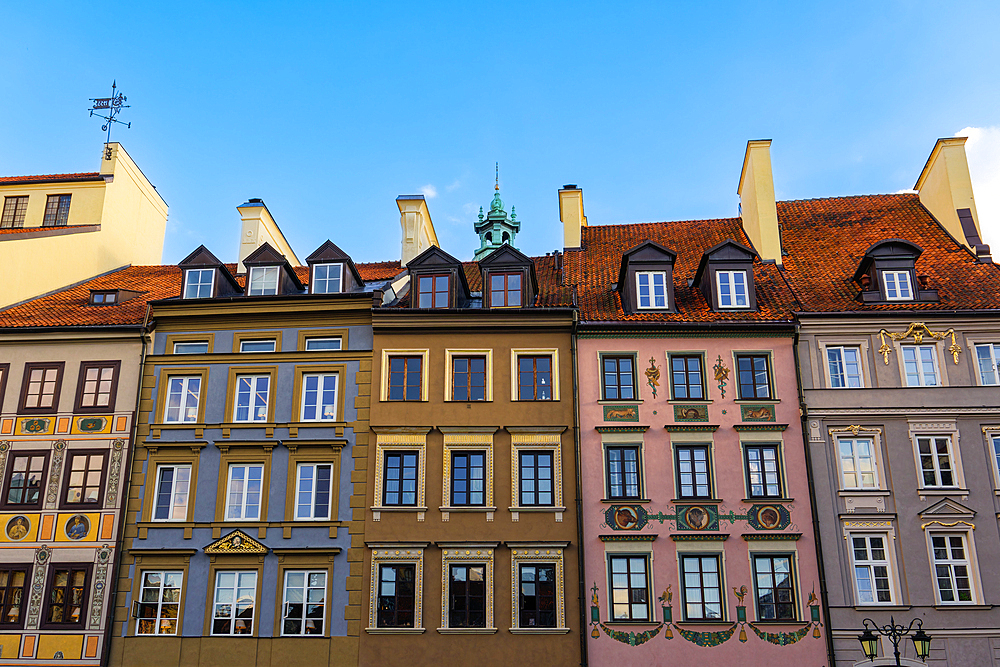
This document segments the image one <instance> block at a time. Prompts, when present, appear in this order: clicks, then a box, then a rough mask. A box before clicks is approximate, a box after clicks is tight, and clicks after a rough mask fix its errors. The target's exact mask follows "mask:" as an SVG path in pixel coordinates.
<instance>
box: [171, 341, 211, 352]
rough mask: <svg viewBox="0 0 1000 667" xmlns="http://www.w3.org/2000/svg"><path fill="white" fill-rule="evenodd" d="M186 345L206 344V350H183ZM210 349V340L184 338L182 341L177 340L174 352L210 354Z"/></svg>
mask: <svg viewBox="0 0 1000 667" xmlns="http://www.w3.org/2000/svg"><path fill="white" fill-rule="evenodd" d="M185 345H198V346H202V345H204V346H205V351H204V352H184V351H183V350H182V348H183V347H184V346H185ZM208 351H209V345H208V341H207V340H182V341H177V342H176V343H174V351H173V353H174V354H208Z"/></svg>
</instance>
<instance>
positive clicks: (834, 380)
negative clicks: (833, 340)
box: [826, 346, 864, 389]
mask: <svg viewBox="0 0 1000 667" xmlns="http://www.w3.org/2000/svg"><path fill="white" fill-rule="evenodd" d="M826 362H827V364H828V367H829V369H830V386H831V387H833V388H836V389H839V388H843V387H863V386H864V382H862V379H861V348H859V347H844V346H838V347H828V348H826Z"/></svg>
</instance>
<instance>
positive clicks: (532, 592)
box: [517, 563, 557, 628]
mask: <svg viewBox="0 0 1000 667" xmlns="http://www.w3.org/2000/svg"><path fill="white" fill-rule="evenodd" d="M519 570H520V572H519V575H520V576H519V577H518V580H519V582H520V590H519V593H518V601H517V609H518V619H517V624H518V627H521V628H554V627H556V623H557V618H556V616H557V615H556V566H555V564H554V563H521V564H520V567H519Z"/></svg>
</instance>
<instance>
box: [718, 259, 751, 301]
mask: <svg viewBox="0 0 1000 667" xmlns="http://www.w3.org/2000/svg"><path fill="white" fill-rule="evenodd" d="M723 275H725V276H727V277H728V278H729V281H728V283H729V284H728V288H729V289H727V290H726V291H723V290H722V276H723ZM737 275H738V276H741V280H742V282H743V300H744V302H745V303H743V304H742V305H741V304H739V303H736V298H737V290H736V282H737V281H736V276H737ZM715 289H716V294H718V296H719V308H724V309H726V310H742V309H744V308H749V307H750V281H749V280H747V272H746V271H744V270H742V269H740V270H731V271H716V272H715ZM723 297H726V298H728V299H729V304H726V303H724V300H723Z"/></svg>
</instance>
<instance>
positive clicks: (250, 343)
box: [240, 338, 277, 352]
mask: <svg viewBox="0 0 1000 667" xmlns="http://www.w3.org/2000/svg"><path fill="white" fill-rule="evenodd" d="M276 348H277V343H276V341H275V340H274V339H273V338H267V339H263V340H241V341H240V352H274V350H275V349H276Z"/></svg>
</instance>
